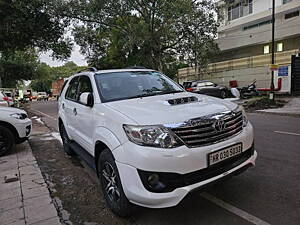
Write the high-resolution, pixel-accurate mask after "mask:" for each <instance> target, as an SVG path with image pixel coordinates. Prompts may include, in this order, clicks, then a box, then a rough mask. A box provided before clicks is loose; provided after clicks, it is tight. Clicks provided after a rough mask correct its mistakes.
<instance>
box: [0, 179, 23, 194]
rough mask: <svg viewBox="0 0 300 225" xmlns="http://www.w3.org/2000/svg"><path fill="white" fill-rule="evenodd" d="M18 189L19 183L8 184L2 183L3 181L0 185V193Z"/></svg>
mask: <svg viewBox="0 0 300 225" xmlns="http://www.w3.org/2000/svg"><path fill="white" fill-rule="evenodd" d="M16 188H20V181H14V182H10V183H4V180H3V181H1V183H0V192H5V191H7V190H11V189H16Z"/></svg>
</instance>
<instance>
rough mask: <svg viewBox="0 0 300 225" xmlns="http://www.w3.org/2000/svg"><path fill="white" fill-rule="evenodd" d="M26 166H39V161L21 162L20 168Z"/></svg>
mask: <svg viewBox="0 0 300 225" xmlns="http://www.w3.org/2000/svg"><path fill="white" fill-rule="evenodd" d="M26 166H38V164H37V161H28V162H27V161H22V162H19V168H22V167H26Z"/></svg>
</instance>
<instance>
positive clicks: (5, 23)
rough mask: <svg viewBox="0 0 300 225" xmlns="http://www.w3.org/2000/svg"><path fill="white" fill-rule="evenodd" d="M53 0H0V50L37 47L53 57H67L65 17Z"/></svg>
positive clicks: (67, 43)
mask: <svg viewBox="0 0 300 225" xmlns="http://www.w3.org/2000/svg"><path fill="white" fill-rule="evenodd" d="M59 2H60V1H57V0H47V1H46V0H19V1H15V0H0V18H1V19H0V52H8V51H16V50H17V51H20V50H21V51H22V50H26V49H28V48H38V49H39V50H40V51H46V50H50V49H51V50H52V51H53V56H54V57H56V58H60V59H65V58H67V57H69V56H70V53H71V47H72V46H71V43H70V40H68V39H66V38H64V33H65V27H66V26H67V25H68V24H69V23H68V20H67V19H65V18H63V17H62V16H61V15H60V11H59V4H60V3H59Z"/></svg>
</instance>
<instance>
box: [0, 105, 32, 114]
mask: <svg viewBox="0 0 300 225" xmlns="http://www.w3.org/2000/svg"><path fill="white" fill-rule="evenodd" d="M5 113H9V114H12V113H26V112H25V111H24V110H22V109H17V108H13V107H6V106H0V114H5ZM26 114H27V113H26Z"/></svg>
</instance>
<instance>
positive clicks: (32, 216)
mask: <svg viewBox="0 0 300 225" xmlns="http://www.w3.org/2000/svg"><path fill="white" fill-rule="evenodd" d="M24 209H25V220H26V224H34V223H37V222H39V221H42V220H47V219H51V218H53V217H57V216H58V215H57V211H56V208H55V207H54V205H53V204H47V205H43V206H39V205H31V206H25V207H24ZM42 224H45V223H42Z"/></svg>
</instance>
